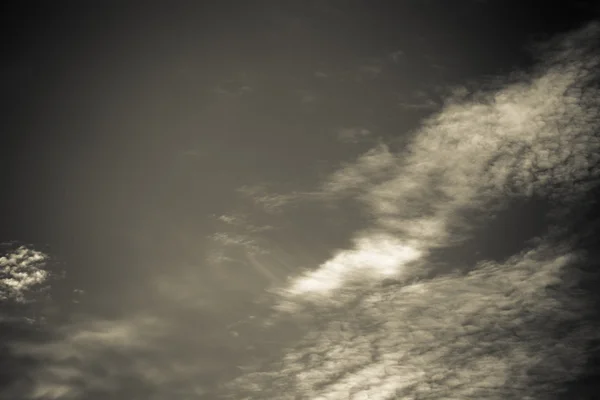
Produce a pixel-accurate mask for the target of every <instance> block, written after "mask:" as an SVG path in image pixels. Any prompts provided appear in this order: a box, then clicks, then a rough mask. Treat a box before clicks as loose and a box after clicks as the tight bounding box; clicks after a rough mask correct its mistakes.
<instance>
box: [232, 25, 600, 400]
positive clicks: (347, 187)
mask: <svg viewBox="0 0 600 400" xmlns="http://www.w3.org/2000/svg"><path fill="white" fill-rule="evenodd" d="M599 32H600V27H599V26H598V25H597V24H593V25H590V26H588V27H586V28H585V29H582V30H580V31H578V32H575V33H572V34H570V35H567V36H564V37H561V38H558V39H557V40H555V41H554V42H552V43H551V44H550V45H548V46H546V48H544V51H545V53H544V54H545V57H546V58H544V59H543V61H542V62H541V63H540V64H539V65H538V66H537V67H536V68H534V69H533V70H532V71H531V72H529V73H520V74H515V75H514V76H511V77H508V78H506V79H502V80H500V79H499V80H497V81H496V82H494V83H493V84H488V87H485V88H483V89H480V90H476V91H469V90H466V89H464V90H455V91H454V95H453V96H450V97H449V98H447V99H446V103H445V106H444V108H443V109H442V110H441V111H440V112H439V113H438V114H436V115H434V116H432V117H430V118H429V119H427V120H426V121H425V122H424V123H423V124H422V126H421V127H420V129H418V130H417V131H416V132H414V134H413V140H412V142H411V143H410V144H409V145H408V146H407V147H406V148H404V149H402V150H400V151H398V152H395V151H392V150H391V149H390V147H389V146H387V145H383V144H382V145H379V146H377V147H375V148H373V149H372V150H370V151H368V152H367V153H365V154H364V155H362V156H361V157H359V158H358V159H357V160H356V162H354V163H350V164H347V165H344V166H343V167H342V168H341V169H339V170H338V171H336V172H335V173H334V174H332V176H331V177H330V178H329V179H328V180H327V181H326V182H325V183H324V184H323V187H322V191H323V193H324V194H326V195H328V196H330V198H332V199H339V198H353V199H355V200H357V201H359V202H360V203H361V204H363V206H364V207H365V208H366V210H368V212H369V213H370V215H371V217H372V225H371V226H370V227H368V228H367V229H365V230H362V231H360V232H358V233H357V234H356V237H355V240H354V246H353V247H352V248H350V249H346V250H340V251H338V252H337V253H336V254H334V256H333V257H332V258H331V259H330V260H328V261H326V262H325V263H323V264H322V265H320V266H319V267H318V268H316V269H313V270H310V271H307V272H305V273H304V274H302V275H300V276H297V277H295V278H293V279H291V280H290V282H289V284H288V286H286V287H284V288H282V289H281V290H279V291H276V293H275V295H276V298H277V299H278V303H277V306H276V307H275V310H276V311H277V312H278V313H279V314H276V315H278V317H275V318H281V319H282V320H286V318H291V319H292V320H294V319H301V318H302V320H303V321H304V323H306V324H310V323H312V325H311V326H312V328H313V329H309V328H307V331H310V332H308V333H307V334H306V336H305V337H304V339H303V340H302V341H301V342H300V343H299V344H297V345H291V346H289V347H288V348H287V349H286V350H285V351H284V354H285V355H284V356H283V357H281V359H279V360H277V361H275V362H272V363H270V364H268V365H265V366H264V367H263V369H262V370H261V371H260V372H256V373H251V374H247V375H245V376H243V377H241V378H239V379H238V380H237V381H235V382H233V383H232V384H231V385H230V386H229V387H228V390H229V393H235V395H233V397H236V398H247V399H250V398H252V399H262V398H265V399H267V398H277V399H282V400H283V399H297V398H310V399H323V400H324V399H328V400H335V399H394V398H406V399H471V398H473V399H475V398H477V399H482V398H485V399H506V398H521V399H547V398H551V396H557V395H558V393H560V389H562V388H563V387H564V385H565V384H566V383H567V382H569V381H570V380H572V379H574V378H576V377H577V376H578V375H579V374H581V373H582V371H583V368H584V366H585V365H586V359H587V356H588V355H587V351H588V346H589V344H590V343H591V342H592V341H593V340H597V339H598V338H599V335H598V333H597V332H598V330H597V329H596V328H597V327H596V326H594V325H595V323H594V322H593V319H592V318H591V317H590V315H591V314H592V305H591V303H590V302H589V300H590V299H589V298H586V297H585V296H584V295H583V294H582V292H581V291H578V290H576V288H577V287H578V285H580V284H581V279H582V275H581V274H582V273H583V272H582V271H583V268H582V265H584V264H585V263H592V262H596V261H597V260H591V259H590V258H589V255H587V254H586V253H585V252H584V251H581V250H580V249H578V248H576V246H573V243H575V242H576V241H572V240H570V239H568V238H569V237H570V238H571V239H572V238H573V236H569V235H562V234H556V233H557V232H559V231H561V228H560V224H561V223H565V222H566V221H565V220H561V219H560V215H561V213H560V212H557V213H555V219H554V220H553V221H552V222H553V223H554V225H550V226H549V227H548V233H547V235H546V236H544V237H540V238H538V239H537V241H535V242H534V243H531V244H530V246H529V247H528V248H526V249H525V250H523V251H522V252H520V253H518V254H514V255H512V257H509V258H508V259H507V260H506V261H504V262H491V261H487V260H481V261H479V262H478V263H477V265H474V266H467V265H457V266H455V267H456V272H455V273H453V274H448V273H441V272H442V271H438V273H436V271H433V274H432V271H430V270H428V255H429V254H430V252H431V251H433V250H435V249H440V248H441V249H443V248H451V247H452V246H455V245H457V244H460V243H461V242H464V241H467V240H469V239H470V237H471V235H470V232H471V231H472V229H474V228H475V227H476V224H480V223H482V222H483V223H485V218H484V219H483V221H482V219H481V218H474V216H475V215H480V214H481V213H482V212H483V214H485V213H486V212H489V213H493V211H494V210H498V209H502V208H505V207H510V203H511V201H512V200H514V199H519V198H542V199H545V200H546V201H548V202H550V204H551V205H552V207H554V208H555V209H556V210H565V209H574V208H577V207H581V205H582V203H585V201H586V200H585V196H586V195H588V194H589V192H590V190H592V189H593V188H595V187H597V184H598V176H599V174H600V164H599V163H598V160H599V154H600V153H599V150H600V148H599V147H600V140H599V137H598V132H599V130H598V129H599V128H600V118H599V114H598V113H599V111H598V110H600V108H599V106H600V104H599V103H600V100H599V99H600V93H599V92H598V86H597V83H598V80H597V78H598V76H597V72H596V71H597V69H598V68H597V67H598V63H599V62H600V55H599V54H598V53H597V52H595V50H596V48H595V46H597V42H598V39H599ZM519 222H520V221H515V223H519ZM563 233H564V232H563ZM571 235H574V236H575V237H576V236H577V234H576V233H575V234H573V233H571ZM499 240H502V239H501V238H499ZM424 270H427V271H428V273H429V275H425V274H423V271H424ZM390 278H392V279H390ZM390 282H392V284H389V283H390ZM306 321H312V322H306Z"/></svg>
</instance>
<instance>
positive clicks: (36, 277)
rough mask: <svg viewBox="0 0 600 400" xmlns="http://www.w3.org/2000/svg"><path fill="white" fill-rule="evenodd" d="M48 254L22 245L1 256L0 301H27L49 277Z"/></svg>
mask: <svg viewBox="0 0 600 400" xmlns="http://www.w3.org/2000/svg"><path fill="white" fill-rule="evenodd" d="M47 259H48V256H47V255H46V254H44V253H42V252H39V251H36V250H32V249H29V248H27V247H25V246H21V247H19V248H17V249H15V250H14V251H12V252H10V253H9V254H5V255H4V256H2V257H0V301H6V300H12V301H16V302H27V301H29V300H31V299H28V294H29V293H30V291H31V290H33V289H35V288H36V287H40V285H42V284H43V283H44V282H46V280H47V279H48V277H49V273H48V271H46V270H45V269H44V267H45V264H46V261H47Z"/></svg>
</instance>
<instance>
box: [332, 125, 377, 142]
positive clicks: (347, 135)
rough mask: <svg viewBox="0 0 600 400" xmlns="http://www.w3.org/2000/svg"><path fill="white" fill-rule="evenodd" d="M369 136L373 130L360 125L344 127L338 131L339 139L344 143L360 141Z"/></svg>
mask: <svg viewBox="0 0 600 400" xmlns="http://www.w3.org/2000/svg"><path fill="white" fill-rule="evenodd" d="M369 136H371V131H370V130H368V129H366V128H360V127H353V128H342V129H340V130H338V132H337V137H338V139H339V140H340V141H341V142H344V143H358V142H360V141H362V140H364V139H365V138H366V137H369Z"/></svg>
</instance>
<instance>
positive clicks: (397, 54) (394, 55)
mask: <svg viewBox="0 0 600 400" xmlns="http://www.w3.org/2000/svg"><path fill="white" fill-rule="evenodd" d="M389 57H390V58H391V59H392V61H393V62H394V64H398V63H399V62H400V61H401V60H402V58H403V57H404V52H403V51H402V50H396V51H393V52H391V53H390V54H389Z"/></svg>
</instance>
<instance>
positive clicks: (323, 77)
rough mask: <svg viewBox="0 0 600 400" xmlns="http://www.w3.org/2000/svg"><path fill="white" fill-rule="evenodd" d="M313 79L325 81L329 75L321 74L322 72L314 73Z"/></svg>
mask: <svg viewBox="0 0 600 400" xmlns="http://www.w3.org/2000/svg"><path fill="white" fill-rule="evenodd" d="M315 77H317V78H321V79H325V78H328V77H329V75H328V74H326V73H325V72H323V71H316V72H315Z"/></svg>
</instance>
